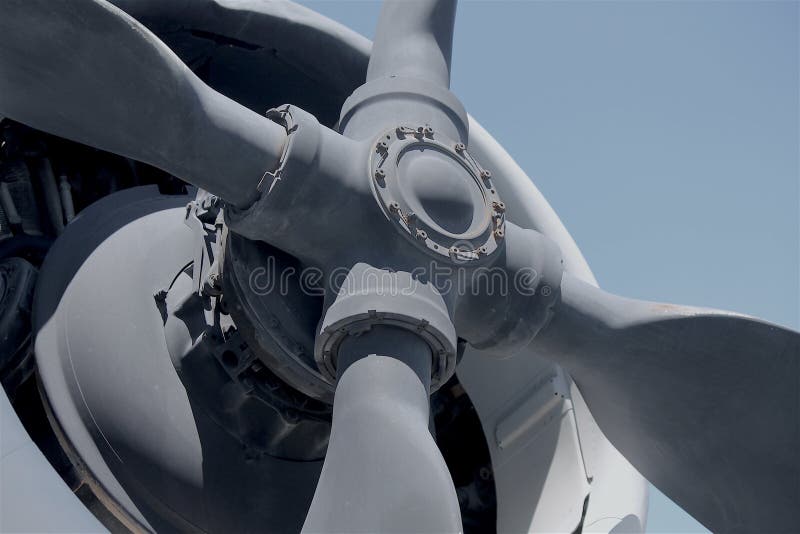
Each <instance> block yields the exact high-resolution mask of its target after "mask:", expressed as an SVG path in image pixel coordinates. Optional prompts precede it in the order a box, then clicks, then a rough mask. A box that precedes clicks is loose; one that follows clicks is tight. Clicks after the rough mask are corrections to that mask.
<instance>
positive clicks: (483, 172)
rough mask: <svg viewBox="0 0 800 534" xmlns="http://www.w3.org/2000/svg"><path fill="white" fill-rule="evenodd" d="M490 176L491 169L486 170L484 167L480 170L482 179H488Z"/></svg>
mask: <svg viewBox="0 0 800 534" xmlns="http://www.w3.org/2000/svg"><path fill="white" fill-rule="evenodd" d="M491 177H492V173H491V171H487V170H486V169H484V170H482V171H481V178H483V179H484V180H488V179H489V178H491Z"/></svg>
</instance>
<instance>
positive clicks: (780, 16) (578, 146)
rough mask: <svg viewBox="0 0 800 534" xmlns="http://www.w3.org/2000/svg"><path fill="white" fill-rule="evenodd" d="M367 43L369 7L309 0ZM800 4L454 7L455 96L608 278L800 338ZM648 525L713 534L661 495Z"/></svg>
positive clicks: (611, 283) (631, 291) (642, 294)
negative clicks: (796, 332)
mask: <svg viewBox="0 0 800 534" xmlns="http://www.w3.org/2000/svg"><path fill="white" fill-rule="evenodd" d="M302 3H303V4H305V5H308V6H309V7H311V8H313V9H315V10H317V11H319V12H321V13H323V14H325V15H327V16H329V17H331V18H333V19H335V20H338V21H339V22H342V23H344V24H345V25H347V26H349V27H351V28H353V29H355V30H356V31H358V32H360V33H362V34H364V35H366V36H368V37H370V38H371V37H372V36H373V31H374V26H375V22H376V20H377V16H378V11H379V9H380V4H379V3H378V2H376V1H361V2H354V1H352V2H342V1H339V0H328V1H319V0H317V1H304V2H302ZM799 26H800V3H799V2H797V1H794V0H793V1H783V2H770V1H757V2H749V1H695V2H687V1H662V2H652V1H645V2H634V1H603V2H600V1H596V2H578V1H566V2H553V1H515V2H503V1H491V2H490V1H486V0H482V1H462V2H461V3H460V5H459V11H458V18H457V22H456V35H455V43H454V57H453V69H452V70H453V72H452V88H453V91H454V92H455V93H456V94H457V95H458V96H459V98H460V99H461V101H462V102H463V103H464V105H465V106H466V107H467V109H468V110H469V111H470V113H471V114H472V115H473V116H474V117H476V118H477V119H478V120H479V121H480V122H481V123H482V124H483V125H484V126H485V127H486V129H487V130H489V131H490V132H491V133H492V134H493V135H494V136H495V138H497V139H498V141H500V143H501V144H503V146H504V147H505V148H506V150H508V152H509V153H510V154H511V155H512V156H513V157H514V158H515V159H516V160H517V162H518V163H519V164H520V166H521V167H522V168H523V169H525V171H526V172H527V173H528V175H529V176H531V177H532V179H533V180H534V182H535V183H536V185H537V186H538V187H539V188H540V189H541V190H542V192H543V193H544V194H545V196H546V197H547V198H548V199H549V201H550V203H551V204H552V205H553V206H554V208H555V209H556V211H557V212H558V213H559V215H560V216H561V219H562V220H563V221H564V223H565V224H566V226H567V228H568V229H569V230H570V232H571V233H572V235H573V237H574V238H575V240H576V241H577V243H578V245H579V246H580V247H581V249H582V251H583V253H584V255H585V256H586V258H587V260H588V261H589V265H590V266H591V267H592V270H593V271H594V273H595V275H596V276H597V278H598V280H599V282H600V285H601V286H602V287H604V288H605V289H607V290H610V291H613V292H615V293H618V294H622V295H625V296H629V297H636V298H644V299H649V300H660V301H668V302H676V303H682V304H694V305H703V306H709V307H715V308H722V309H728V310H733V311H738V312H742V313H747V314H751V315H756V316H759V317H762V318H764V319H767V320H770V321H773V322H776V323H779V324H782V325H785V326H789V327H791V328H794V329H799V328H800V185H799V184H800V148H799V147H800V136H799V135H798V125H800V82H799V81H798V77H799V76H800V74H799V67H798V63H799V61H798V59H799V58H798V50H800V32H799V31H798V27H799ZM647 530H648V532H705V529H703V528H702V526H700V525H699V524H698V523H697V522H696V521H694V520H693V519H692V518H691V517H689V516H688V515H687V514H685V513H684V512H683V511H681V510H680V509H679V508H678V507H677V506H675V505H674V504H673V503H671V502H670V501H669V500H668V499H667V498H666V497H664V496H663V495H661V494H660V493H659V492H657V491H653V492H652V494H651V505H650V510H649V520H648V529H647Z"/></svg>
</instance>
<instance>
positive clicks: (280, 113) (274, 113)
mask: <svg viewBox="0 0 800 534" xmlns="http://www.w3.org/2000/svg"><path fill="white" fill-rule="evenodd" d="M290 108H291V106H290V105H289V104H286V105H284V106H281V107H279V108H272V109H269V110H267V112H266V113H265V116H266V117H267V118H268V119H269V120H271V121H272V122H274V123H276V124H280V125H281V126H283V127H284V129H285V130H286V142H285V143H284V144H283V150H282V151H281V156H280V158H278V166H277V167H276V168H275V170H274V171H265V172H264V174H263V175H262V176H261V180H259V181H258V185H257V186H256V189H257V190H258V191H259V192H262V191H263V190H264V183H265V182H266V181H267V178H272V181H271V183H270V185H269V189H268V190H267V194H269V193H270V192H271V191H272V188H273V187H275V184H277V183H278V182H279V181H280V179H281V174H282V173H283V169H284V167H285V166H286V160H287V157H288V154H289V151H290V150H291V148H292V141H293V138H292V134H293V133H294V132H295V131H297V124H295V122H294V120H293V118H292V112H291V110H290Z"/></svg>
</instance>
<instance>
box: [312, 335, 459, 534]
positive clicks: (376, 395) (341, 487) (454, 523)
mask: <svg viewBox="0 0 800 534" xmlns="http://www.w3.org/2000/svg"><path fill="white" fill-rule="evenodd" d="M388 353H392V354H396V355H397V356H396V357H393V356H383V354H388ZM340 357H341V358H342V360H346V361H342V362H340V365H341V369H343V374H341V375H340V377H339V382H338V385H337V387H336V399H335V401H334V405H333V429H332V431H331V441H330V445H329V447H328V456H327V458H326V459H325V467H324V468H323V470H322V474H321V475H320V481H319V485H318V486H317V490H316V493H315V494H314V500H313V501H312V503H311V507H310V509H309V512H308V517H307V518H306V522H305V524H304V526H303V532H306V533H317V532H365V533H366V532H397V533H400V532H461V514H460V512H459V507H458V500H457V499H456V493H455V489H454V488H453V481H452V478H451V477H450V473H449V472H448V470H447V466H446V465H445V463H444V460H443V459H442V455H441V453H440V452H439V449H438V448H437V447H436V442H435V441H434V440H433V437H432V436H431V434H430V431H429V429H428V421H429V387H430V357H431V355H430V350H429V348H428V345H427V343H425V342H424V341H423V340H422V339H421V338H418V337H417V336H415V335H414V334H413V333H411V332H408V331H405V330H399V329H396V328H393V327H388V326H379V327H376V328H374V329H373V330H372V331H370V332H367V333H365V334H364V335H362V336H360V337H354V338H350V339H348V340H346V341H345V346H343V347H342V351H341V353H340Z"/></svg>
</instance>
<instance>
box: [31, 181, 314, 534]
mask: <svg viewBox="0 0 800 534" xmlns="http://www.w3.org/2000/svg"><path fill="white" fill-rule="evenodd" d="M189 200H190V197H187V196H185V195H179V196H164V195H161V194H159V192H158V189H157V188H156V187H154V186H153V187H143V188H134V189H129V190H126V191H123V192H120V193H117V194H114V195H111V196H109V197H106V198H105V199H103V200H101V201H100V202H98V203H96V204H94V205H92V206H91V207H89V208H88V209H86V210H84V211H83V212H82V213H81V214H80V215H79V216H78V217H77V218H76V219H75V221H74V222H73V223H72V224H71V225H69V227H68V228H67V230H66V231H65V233H64V235H63V236H62V238H61V239H60V240H59V241H58V242H57V243H56V244H55V245H54V246H53V249H52V250H51V252H50V254H49V255H48V257H47V260H46V261H45V264H44V265H43V266H42V270H41V273H40V279H39V290H38V293H37V300H36V303H35V310H34V324H35V328H36V332H37V333H36V358H37V364H38V368H39V372H40V374H41V379H42V383H43V385H44V389H45V391H46V396H47V401H48V403H49V405H50V408H51V410H52V411H53V414H54V418H55V423H56V424H57V425H58V427H60V429H61V430H62V432H63V436H64V445H65V446H66V448H67V449H68V450H70V451H75V452H76V453H77V455H78V456H79V458H80V460H81V462H82V464H83V465H85V470H86V471H87V476H88V477H89V480H88V481H87V482H88V483H90V485H92V486H94V487H96V488H97V491H102V492H105V493H107V494H108V495H110V497H111V499H109V501H107V502H109V503H110V504H111V507H112V512H114V513H115V514H116V515H117V516H118V517H120V518H122V519H123V520H124V522H127V523H128V524H131V523H133V524H139V525H141V526H142V527H144V528H146V529H148V530H157V531H172V530H187V529H189V530H196V529H201V530H206V531H230V530H251V531H252V530H256V529H259V528H269V529H275V530H296V529H299V527H300V525H301V524H302V520H303V517H304V516H305V512H306V509H307V506H308V503H309V502H310V499H311V495H312V491H313V486H314V482H315V481H316V478H317V476H318V474H319V470H320V469H321V462H318V461H317V462H314V461H312V462H293V461H287V460H281V459H278V458H274V457H271V456H268V455H262V456H258V457H256V458H249V457H248V455H247V451H246V450H244V449H243V448H242V446H241V444H240V443H239V442H238V441H237V440H236V439H234V438H233V436H231V435H230V434H228V433H227V432H226V431H225V429H223V428H222V427H220V426H219V425H217V424H216V423H214V422H213V419H212V417H211V416H210V415H209V414H208V413H207V412H205V411H204V410H203V409H202V406H199V405H198V404H195V403H194V402H193V400H192V395H195V394H197V392H196V391H194V390H193V389H192V387H191V383H189V384H185V383H184V382H183V381H182V380H181V378H180V376H179V374H178V372H177V371H176V369H175V367H174V366H173V362H172V360H171V359H170V354H169V351H168V349H167V341H166V339H165V337H164V329H163V325H162V316H161V314H160V312H159V309H158V307H157V306H156V301H155V299H154V297H153V296H154V295H155V294H156V293H158V292H159V291H160V290H162V289H164V288H167V287H169V286H170V285H171V282H172V281H173V279H175V278H176V276H177V275H178V274H179V273H180V272H181V271H182V270H183V269H184V268H185V267H186V266H187V265H188V264H190V263H191V262H192V260H193V259H194V250H195V245H196V242H195V240H194V239H193V234H192V232H191V230H190V229H189V227H188V226H186V225H185V224H184V216H185V214H186V209H185V205H186V203H187V202H188V201H189ZM131 318H135V320H132V319H131ZM114 503H116V504H114ZM200 503H203V504H202V506H200V505H199V504H200Z"/></svg>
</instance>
